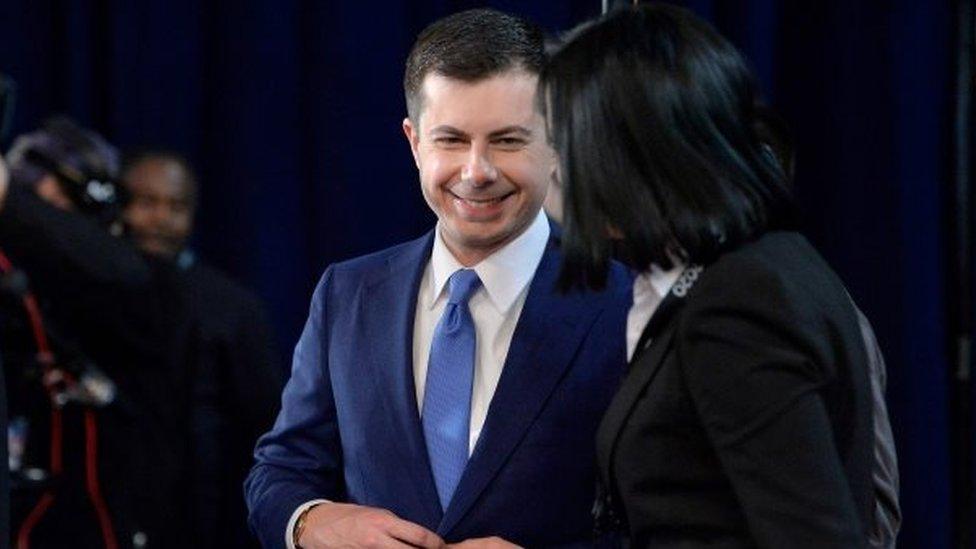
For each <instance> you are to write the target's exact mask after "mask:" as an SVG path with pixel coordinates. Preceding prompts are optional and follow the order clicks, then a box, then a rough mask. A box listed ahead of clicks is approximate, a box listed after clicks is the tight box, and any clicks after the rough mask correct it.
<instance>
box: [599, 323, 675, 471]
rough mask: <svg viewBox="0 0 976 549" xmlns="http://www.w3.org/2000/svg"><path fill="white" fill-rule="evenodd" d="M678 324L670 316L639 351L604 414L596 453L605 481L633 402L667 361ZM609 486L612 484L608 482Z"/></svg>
mask: <svg viewBox="0 0 976 549" xmlns="http://www.w3.org/2000/svg"><path fill="white" fill-rule="evenodd" d="M676 324H677V322H675V319H671V322H669V323H668V325H667V326H666V327H665V328H664V329H663V330H662V331H661V333H660V335H658V336H657V337H655V338H654V340H653V341H652V342H651V344H650V346H649V347H648V348H647V349H645V350H644V352H639V354H637V355H636V358H635V359H634V360H633V361H632V362H631V365H630V371H629V372H628V373H627V376H626V377H625V378H624V381H623V383H622V384H621V386H620V390H618V391H617V394H616V395H615V396H614V397H613V400H612V401H610V407H609V408H607V411H606V413H605V414H604V415H603V420H602V421H601V422H600V427H599V429H598V430H597V437H596V438H597V440H596V453H597V462H598V463H599V471H600V475H601V477H602V480H603V482H604V483H609V482H610V478H609V474H608V473H609V471H610V463H611V458H612V457H613V450H614V447H615V446H616V444H617V439H618V438H619V437H620V431H621V430H622V429H623V426H624V423H625V422H626V421H627V418H628V417H629V416H630V412H631V410H633V408H634V405H635V404H637V401H638V400H639V399H640V396H641V395H642V394H644V388H645V387H647V385H648V384H649V383H651V382H652V381H653V380H654V376H655V375H657V372H658V371H659V370H660V369H661V365H662V364H664V359H665V358H666V356H667V353H668V350H669V349H670V348H671V342H672V339H673V335H674V330H675V325H676ZM606 485H607V486H609V484H606Z"/></svg>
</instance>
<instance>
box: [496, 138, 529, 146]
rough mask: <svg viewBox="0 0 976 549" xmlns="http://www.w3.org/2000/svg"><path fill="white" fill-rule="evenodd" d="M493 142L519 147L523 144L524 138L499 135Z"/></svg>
mask: <svg viewBox="0 0 976 549" xmlns="http://www.w3.org/2000/svg"><path fill="white" fill-rule="evenodd" d="M495 144H496V145H501V146H502V147H521V146H522V145H525V140H524V139H522V138H520V137H501V138H498V139H496V140H495Z"/></svg>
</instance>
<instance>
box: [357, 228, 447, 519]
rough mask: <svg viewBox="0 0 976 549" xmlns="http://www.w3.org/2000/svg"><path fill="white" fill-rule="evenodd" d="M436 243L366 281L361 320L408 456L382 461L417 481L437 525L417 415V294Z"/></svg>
mask: <svg viewBox="0 0 976 549" xmlns="http://www.w3.org/2000/svg"><path fill="white" fill-rule="evenodd" d="M432 243H433V232H430V233H428V234H427V235H426V236H425V237H424V238H421V239H419V240H416V241H414V242H413V243H411V244H409V245H407V246H406V248H405V250H404V251H403V253H401V254H399V255H397V256H394V257H393V258H391V259H390V260H389V263H388V269H387V270H385V271H379V272H378V273H377V276H375V277H374V278H372V279H370V280H367V281H365V283H364V292H363V298H362V301H361V303H360V307H361V310H362V313H363V314H362V315H361V317H360V318H362V322H363V324H364V334H365V337H364V338H363V341H364V342H365V343H366V345H364V347H365V348H364V349H363V353H364V357H365V359H366V362H367V363H368V364H369V367H370V368H371V370H372V371H371V374H372V378H373V380H374V382H375V383H376V385H377V386H378V388H379V390H380V394H381V396H382V401H383V406H384V408H385V410H386V416H387V417H388V418H390V421H391V422H392V427H393V432H392V435H391V436H394V437H398V438H400V439H402V445H401V448H402V451H403V455H402V456H381V459H383V460H384V461H385V466H389V467H395V468H397V469H398V470H400V471H402V474H406V476H408V477H409V478H410V479H411V480H412V481H413V483H414V484H415V486H416V494H417V495H418V497H419V499H420V500H421V501H422V506H423V510H424V512H425V514H426V517H427V518H428V519H429V520H427V521H425V523H426V524H430V525H436V524H437V523H438V522H439V521H440V519H441V515H442V513H441V508H440V502H439V500H438V498H437V490H436V487H435V485H434V478H433V476H432V474H431V471H430V461H429V460H428V457H427V447H426V445H425V443H424V434H423V427H422V426H421V423H420V415H419V413H418V411H417V410H418V408H417V396H416V389H415V385H414V379H413V325H414V316H415V312H416V306H417V291H418V288H419V286H420V278H421V277H422V276H423V272H424V268H425V266H426V265H427V261H428V259H429V258H430V250H431V246H432ZM405 278H406V280H405ZM405 290H406V291H405Z"/></svg>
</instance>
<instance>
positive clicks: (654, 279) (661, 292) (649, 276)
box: [634, 261, 685, 302]
mask: <svg viewBox="0 0 976 549" xmlns="http://www.w3.org/2000/svg"><path fill="white" fill-rule="evenodd" d="M684 270H685V266H684V264H682V263H681V262H678V261H675V262H674V267H672V268H671V269H670V270H667V271H665V270H662V269H661V268H660V267H658V266H657V264H653V263H652V264H651V268H650V269H649V270H647V271H644V272H642V273H640V274H639V275H638V276H637V277H636V278H635V279H634V296H635V300H636V298H637V296H644V295H648V293H649V292H653V293H654V294H653V295H655V297H656V298H657V299H658V300H659V301H658V302H660V300H663V299H664V296H666V295H668V292H670V291H671V286H674V283H675V282H677V281H678V277H679V276H681V273H682V272H683V271H684Z"/></svg>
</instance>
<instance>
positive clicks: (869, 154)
mask: <svg viewBox="0 0 976 549" xmlns="http://www.w3.org/2000/svg"><path fill="white" fill-rule="evenodd" d="M683 4H685V5H688V6H690V7H691V8H692V9H694V10H695V11H696V12H698V13H699V14H701V15H703V16H704V17H706V18H707V19H709V20H711V21H713V22H714V24H715V25H716V26H717V27H718V28H719V30H721V31H722V32H723V33H724V34H726V36H728V37H729V38H730V39H732V41H733V42H735V43H736V44H737V45H738V46H739V47H740V48H741V49H742V50H743V51H744V52H745V54H746V55H747V57H748V58H749V59H750V60H751V62H752V63H753V65H754V67H755V69H756V71H757V73H758V75H759V77H760V80H761V82H762V85H763V90H764V92H765V94H766V97H767V99H768V100H769V102H770V103H771V104H772V105H773V106H774V107H775V108H776V109H777V110H778V111H779V112H780V114H782V115H783V116H784V118H785V119H786V120H787V121H788V123H789V125H790V126H791V128H792V129H793V131H794V133H795V134H796V138H797V145H798V154H797V163H798V164H797V192H798V195H799V198H800V202H801V204H802V206H803V208H804V210H805V212H806V226H807V234H808V235H809V236H810V238H811V240H813V242H814V243H815V245H816V246H817V247H818V248H819V249H820V250H821V251H822V252H823V253H824V254H825V255H826V257H827V258H828V260H829V261H830V262H831V263H832V264H833V265H834V267H835V268H836V269H837V271H838V272H839V273H840V274H841V276H842V277H843V279H844V280H845V281H846V282H847V284H848V288H849V289H850V292H851V294H852V295H853V296H854V298H855V300H856V301H857V302H858V303H859V304H860V305H861V307H862V308H863V309H864V311H865V312H866V314H867V315H868V317H869V318H871V320H872V321H873V323H874V326H875V328H876V330H877V332H878V338H879V340H880V342H881V345H882V347H883V349H884V351H885V354H886V357H887V360H888V365H889V387H888V400H889V405H890V409H891V418H892V423H893V425H894V429H895V436H896V439H897V443H898V452H899V458H900V465H901V467H900V468H901V473H902V481H903V484H902V505H903V510H904V513H905V523H904V527H903V530H902V535H901V538H900V539H901V544H900V546H902V547H926V548H927V547H946V546H948V545H949V539H950V537H949V531H950V517H951V508H950V505H951V504H950V499H951V498H950V474H949V450H948V448H949V433H948V425H949V414H950V412H949V402H948V385H947V383H948V365H947V364H948V361H947V351H946V342H947V336H946V331H947V322H946V320H945V311H946V309H947V306H948V303H947V300H950V299H951V297H949V296H947V290H946V283H945V281H946V280H947V264H948V257H949V253H948V248H947V246H946V242H947V234H946V230H945V228H944V227H943V225H944V219H945V217H946V215H945V212H946V211H947V206H948V202H947V197H948V196H949V192H950V191H949V189H950V187H949V175H950V170H949V166H950V154H949V152H948V151H949V150H950V145H951V143H950V139H949V138H950V133H949V130H950V127H951V116H952V82H953V33H954V25H955V22H954V17H953V7H952V3H951V2H949V1H938V0H932V1H924V2H923V1H918V0H893V1H889V2H881V1H878V2H874V1H840V0H838V1H823V2H799V1H797V2H793V1H789V2H778V1H774V0H753V1H748V0H741V1H731V0H724V1H721V0H715V1H697V2H683ZM482 5H490V6H494V7H498V8H501V9H504V10H507V11H512V12H516V13H520V14H523V15H525V16H528V17H530V18H532V19H534V20H536V21H537V22H539V23H541V24H542V25H543V26H545V27H546V28H547V29H549V30H551V31H558V30H563V29H567V28H569V27H571V26H572V25H574V24H575V23H578V22H580V21H582V20H583V19H585V18H587V17H589V16H593V15H596V14H597V13H598V12H599V10H600V2H599V0H586V1H581V0H525V1H522V2H515V1H508V2H503V1H496V2H473V1H433V0H388V1H384V2H365V1H359V2H352V1H343V2H339V1H327V0H322V1H313V0H306V1H299V0H247V1H244V0H242V1H232V2H217V1H216V0H145V1H141V2H121V1H111V0H101V1H96V0H92V1H87V2H86V1H77V0H75V1H72V0H59V1H55V0H2V2H0V71H3V72H5V73H7V74H9V75H11V76H12V77H13V78H14V79H16V81H17V82H18V83H19V85H20V93H19V97H18V101H19V103H18V105H17V112H16V116H15V119H14V131H15V132H21V131H27V130H29V129H32V128H34V127H36V126H37V125H38V124H39V123H40V122H41V120H42V119H43V118H44V117H46V116H48V115H51V114H54V113H65V114H68V115H70V116H72V117H74V118H75V119H77V120H78V121H79V122H81V123H83V124H85V125H88V126H91V127H93V128H95V129H97V130H98V131H100V132H102V133H103V134H104V135H105V136H106V137H108V138H109V139H110V140H111V141H113V142H115V143H116V144H117V145H119V146H121V147H122V148H131V147H141V146H161V147H166V148H171V149H175V150H177V151H181V152H183V153H185V154H186V155H187V156H188V157H189V158H190V159H191V161H192V162H193V163H194V164H195V165H196V166H197V168H198V171H199V172H200V176H201V181H202V205H201V211H200V215H199V220H198V234H197V236H196V238H195V247H196V248H197V250H198V251H199V253H200V255H201V256H202V257H204V258H205V259H207V260H209V261H211V262H212V263H214V264H216V265H218V266H220V267H222V268H223V269H224V270H226V271H228V272H229V273H231V274H232V275H234V276H236V277H238V278H239V279H241V280H242V281H244V282H245V283H246V284H248V285H249V286H251V287H252V288H254V289H255V290H256V291H257V292H258V293H259V294H260V295H261V296H262V297H264V298H265V299H266V300H267V301H268V303H269V305H270V309H271V312H272V315H273V318H274V321H275V325H276V328H277V335H278V338H279V343H280V345H281V347H282V349H283V354H284V352H285V351H284V350H287V349H290V348H291V346H292V345H294V342H295V341H296V339H297V336H298V333H299V331H300V328H301V325H302V323H303V322H304V318H305V313H306V307H307V303H308V299H309V296H310V293H311V289H312V287H313V285H314V283H315V281H316V280H317V277H318V275H319V274H320V273H321V271H322V269H323V268H324V267H325V266H326V265H327V264H328V263H330V262H333V261H337V260H341V259H344V258H348V257H351V256H354V255H358V254H361V253H365V252H368V251H373V250H376V249H379V248H382V247H385V246H387V245H390V244H393V243H396V242H399V241H402V240H405V239H408V238H412V237H414V236H417V235H419V234H420V233H422V232H423V231H425V230H426V229H428V228H429V227H430V226H431V225H432V221H433V217H432V215H431V214H430V213H429V212H428V210H427V208H426V206H425V204H424V203H423V200H422V198H421V195H420V192H419V188H418V183H417V177H416V173H415V169H414V166H413V163H412V159H411V158H410V155H409V151H408V147H407V145H406V143H405V141H404V138H403V137H402V134H401V131H400V122H401V120H402V118H403V116H404V113H405V109H404V104H403V97H402V91H401V90H402V87H401V77H402V66H403V61H404V59H405V57H406V53H407V50H408V48H409V46H410V44H411V42H412V40H413V38H414V36H415V35H416V33H417V32H418V31H419V30H420V29H421V28H422V27H423V26H424V25H426V24H427V23H429V22H431V21H432V20H434V19H436V18H437V17H440V16H442V15H444V14H447V13H450V12H453V11H457V10H460V9H465V8H468V7H475V6H482ZM4 145H5V146H6V145H8V144H4Z"/></svg>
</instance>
